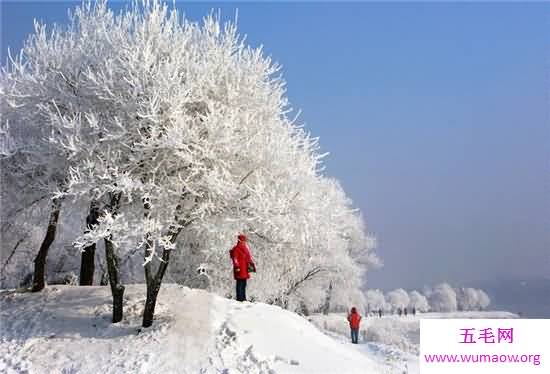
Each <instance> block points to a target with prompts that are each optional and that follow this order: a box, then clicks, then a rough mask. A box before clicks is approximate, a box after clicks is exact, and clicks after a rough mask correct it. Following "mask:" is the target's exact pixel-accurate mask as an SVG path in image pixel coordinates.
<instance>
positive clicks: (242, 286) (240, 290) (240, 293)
mask: <svg viewBox="0 0 550 374" xmlns="http://www.w3.org/2000/svg"><path fill="white" fill-rule="evenodd" d="M237 301H246V279H237Z"/></svg>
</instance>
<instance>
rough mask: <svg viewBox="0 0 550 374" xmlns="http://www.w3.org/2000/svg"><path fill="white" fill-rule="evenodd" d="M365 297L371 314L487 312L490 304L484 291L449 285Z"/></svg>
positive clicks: (372, 292) (369, 292)
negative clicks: (381, 312)
mask: <svg viewBox="0 0 550 374" xmlns="http://www.w3.org/2000/svg"><path fill="white" fill-rule="evenodd" d="M365 297H366V308H367V311H369V312H377V311H378V310H382V311H385V312H391V313H395V312H396V311H398V310H402V311H404V310H405V309H408V310H413V309H414V310H415V311H418V312H428V311H432V312H456V311H478V310H485V309H486V308H487V307H488V306H489V304H490V303H491V300H490V298H489V296H488V295H487V293H486V292H485V291H483V290H481V289H476V288H464V287H461V288H453V287H451V286H450V285H449V284H448V283H441V284H438V285H436V286H434V287H433V288H431V287H425V288H424V290H423V292H419V291H417V290H413V291H410V292H407V291H405V290H404V289H402V288H398V289H395V290H393V291H390V292H388V293H386V294H384V293H383V292H382V291H380V290H377V289H370V290H367V291H366V293H365Z"/></svg>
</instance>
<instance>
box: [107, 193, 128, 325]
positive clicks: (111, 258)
mask: <svg viewBox="0 0 550 374" xmlns="http://www.w3.org/2000/svg"><path fill="white" fill-rule="evenodd" d="M120 196H121V193H120V192H117V193H114V194H111V201H110V206H109V209H110V211H111V213H112V214H113V215H116V214H117V213H118V209H119V205H120ZM104 242H105V257H106V259H107V271H108V273H109V284H110V285H111V294H112V296H113V323H117V322H120V321H122V316H123V306H122V301H123V299H124V286H123V285H122V282H121V279H120V267H119V259H118V257H117V255H116V253H115V248H114V244H113V236H112V235H109V236H108V237H106V238H105V240H104Z"/></svg>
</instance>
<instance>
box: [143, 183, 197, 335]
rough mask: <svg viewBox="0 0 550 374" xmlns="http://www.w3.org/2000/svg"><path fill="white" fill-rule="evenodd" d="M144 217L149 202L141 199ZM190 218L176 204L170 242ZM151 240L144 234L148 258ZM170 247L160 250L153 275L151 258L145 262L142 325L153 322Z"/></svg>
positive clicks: (149, 324) (188, 222)
mask: <svg viewBox="0 0 550 374" xmlns="http://www.w3.org/2000/svg"><path fill="white" fill-rule="evenodd" d="M184 197H185V193H184V194H183V195H182V200H183V198H184ZM143 209H144V212H145V213H144V217H145V219H148V218H149V216H150V209H151V204H150V202H149V200H148V199H144V200H143ZM192 222H193V221H192V220H186V219H185V218H183V208H182V205H181V204H178V206H176V216H175V219H174V224H172V225H170V228H169V229H168V240H169V242H170V243H171V244H174V243H175V242H176V239H177V238H178V235H179V233H180V232H181V230H182V229H183V228H184V227H186V226H188V225H189V224H191V223H192ZM152 246H153V242H152V240H151V235H150V234H149V233H146V234H145V257H146V258H148V257H149V256H150V255H151V250H152ZM170 251H171V250H170V249H166V248H164V249H163V251H162V261H161V262H160V264H159V267H158V269H157V272H156V274H155V275H153V270H152V262H153V261H152V260H150V261H148V262H147V263H146V264H145V281H146V284H147V299H146V300H145V309H144V310H143V323H142V326H143V327H150V326H151V325H152V324H153V317H154V315H155V306H156V304H157V296H158V293H159V291H160V286H161V284H162V278H164V273H166V268H167V267H168V264H169V263H170Z"/></svg>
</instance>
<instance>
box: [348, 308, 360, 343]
mask: <svg viewBox="0 0 550 374" xmlns="http://www.w3.org/2000/svg"><path fill="white" fill-rule="evenodd" d="M348 322H349V327H350V329H351V342H352V343H353V344H357V341H358V340H359V324H360V323H361V316H360V315H359V313H357V309H356V308H355V307H353V308H351V312H350V313H349V314H348Z"/></svg>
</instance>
